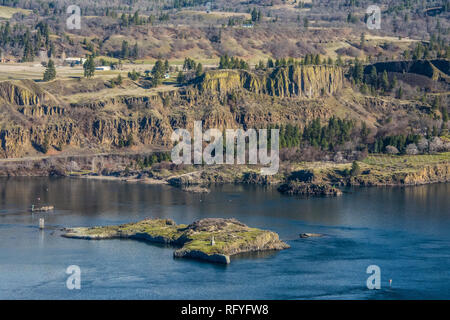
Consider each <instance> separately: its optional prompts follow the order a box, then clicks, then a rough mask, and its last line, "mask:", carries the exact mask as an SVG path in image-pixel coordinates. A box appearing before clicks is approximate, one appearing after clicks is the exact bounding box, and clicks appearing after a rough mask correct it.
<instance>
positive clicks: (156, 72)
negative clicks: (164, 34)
mask: <svg viewBox="0 0 450 320" xmlns="http://www.w3.org/2000/svg"><path fill="white" fill-rule="evenodd" d="M169 69H170V66H169V61H168V60H166V61H164V62H163V61H162V60H161V59H158V60H156V62H155V65H154V66H153V68H152V71H151V72H152V86H153V87H157V86H158V85H160V84H161V83H162V80H163V79H164V76H165V75H166V73H168V72H169Z"/></svg>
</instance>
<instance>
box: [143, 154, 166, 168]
mask: <svg viewBox="0 0 450 320" xmlns="http://www.w3.org/2000/svg"><path fill="white" fill-rule="evenodd" d="M170 159H171V158H170V153H169V152H157V153H154V154H152V155H150V156H146V157H143V158H141V159H138V160H137V161H136V164H137V165H138V166H139V167H141V168H148V167H151V166H152V165H153V164H155V163H160V162H163V161H170Z"/></svg>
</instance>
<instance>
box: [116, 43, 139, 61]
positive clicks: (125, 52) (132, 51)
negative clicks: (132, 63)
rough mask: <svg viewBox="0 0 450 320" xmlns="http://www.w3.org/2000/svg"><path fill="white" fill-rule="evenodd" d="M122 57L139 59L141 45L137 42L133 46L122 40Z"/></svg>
mask: <svg viewBox="0 0 450 320" xmlns="http://www.w3.org/2000/svg"><path fill="white" fill-rule="evenodd" d="M119 55H120V58H122V59H137V58H138V56H139V46H138V44H137V42H136V43H135V44H134V46H133V47H132V48H131V47H130V45H129V44H128V41H126V40H123V41H122V48H121V50H120V54H119Z"/></svg>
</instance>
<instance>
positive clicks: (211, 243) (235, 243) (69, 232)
mask: <svg viewBox="0 0 450 320" xmlns="http://www.w3.org/2000/svg"><path fill="white" fill-rule="evenodd" d="M64 231H65V233H64V234H63V235H62V236H63V237H66V238H76V239H88V240H101V239H120V238H128V239H138V240H146V241H149V242H155V243H165V244H170V245H173V246H176V247H179V248H178V249H177V250H175V251H174V257H175V258H193V259H200V260H205V261H209V262H214V263H222V264H229V263H230V257H231V256H233V255H236V254H239V253H245V252H252V251H266V250H282V249H287V248H289V245H288V244H286V243H284V242H283V241H281V240H280V239H279V237H278V234H276V233H275V232H272V231H267V230H260V229H256V228H250V227H248V226H246V225H245V224H243V223H241V222H239V221H237V220H236V219H222V218H206V219H201V220H198V221H195V222H193V223H191V224H189V225H185V224H179V225H177V224H176V223H175V222H174V221H173V220H172V219H145V220H142V221H139V222H135V223H127V224H122V225H118V226H104V227H81V228H70V229H64Z"/></svg>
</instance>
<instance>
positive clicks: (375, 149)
mask: <svg viewBox="0 0 450 320" xmlns="http://www.w3.org/2000/svg"><path fill="white" fill-rule="evenodd" d="M420 138H421V136H420V135H418V134H408V135H404V134H400V135H393V136H385V137H378V138H376V140H375V142H374V143H373V144H371V145H370V147H369V152H372V153H384V152H387V153H397V152H400V153H405V151H406V147H407V146H408V145H410V144H412V143H414V144H416V143H418V142H419V140H420ZM389 146H391V147H395V148H396V150H397V152H392V151H393V149H392V148H388V147H389Z"/></svg>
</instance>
